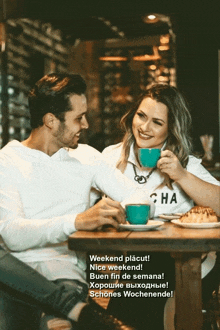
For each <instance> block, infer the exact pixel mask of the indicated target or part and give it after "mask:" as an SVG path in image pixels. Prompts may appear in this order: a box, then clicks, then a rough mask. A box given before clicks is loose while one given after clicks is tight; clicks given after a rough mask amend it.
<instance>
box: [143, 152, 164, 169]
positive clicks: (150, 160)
mask: <svg viewBox="0 0 220 330" xmlns="http://www.w3.org/2000/svg"><path fill="white" fill-rule="evenodd" d="M160 151H161V150H160V149H157V148H152V149H151V148H140V149H138V156H139V161H140V164H141V165H142V166H143V167H155V166H156V165H157V162H158V160H159V158H160Z"/></svg>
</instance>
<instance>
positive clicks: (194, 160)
mask: <svg viewBox="0 0 220 330" xmlns="http://www.w3.org/2000/svg"><path fill="white" fill-rule="evenodd" d="M201 162H202V159H201V158H198V157H195V156H193V155H189V159H188V164H187V167H189V166H196V165H199V164H201Z"/></svg>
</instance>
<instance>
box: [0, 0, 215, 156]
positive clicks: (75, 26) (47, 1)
mask: <svg viewBox="0 0 220 330" xmlns="http://www.w3.org/2000/svg"><path fill="white" fill-rule="evenodd" d="M0 10H1V12H0V13H1V20H2V21H4V20H5V19H8V18H16V17H29V18H35V19H36V18H37V19H41V20H44V21H46V22H47V21H50V22H51V23H52V24H54V25H55V26H57V28H60V29H61V30H62V31H63V33H64V35H65V36H66V37H67V38H69V40H70V41H72V42H74V40H75V39H76V38H82V39H84V40H91V39H105V38H111V37H112V35H111V34H110V31H108V29H106V30H104V29H100V27H99V26H98V25H97V23H94V24H93V21H91V18H92V17H94V16H96V17H98V16H99V17H105V18H107V19H110V20H111V21H114V19H116V20H117V22H121V24H122V26H121V28H122V29H125V28H126V26H125V25H126V24H127V25H128V24H129V21H130V22H132V20H133V21H134V20H135V18H136V17H141V15H143V14H146V13H162V14H166V15H169V16H170V17H171V21H172V26H173V30H174V32H175V34H176V60H177V86H178V88H179V89H180V90H181V91H182V92H183V93H184V94H185V96H186V98H187V99H188V102H189V105H190V107H191V112H192V117H193V137H194V144H195V149H196V150H198V151H200V150H201V151H202V146H201V143H200V140H199V136H200V135H203V134H212V135H214V154H215V155H218V154H219V115H218V112H219V111H218V108H219V105H218V103H219V86H218V80H219V77H218V49H220V47H219V46H220V2H219V1H202V0H200V1H193V0H191V1H183V0H182V1H178V0H175V1H168V0H167V1H165V0H164V1H163V2H161V1H157V0H155V1H148V0H145V1H140V0H135V1H128V0H127V1H125V0H118V1H114V0H113V1H99V0H92V1H75V0H62V1H58V0H13V1H12V0H7V1H4V0H1V8H0ZM118 24H119V23H118ZM123 24H124V25H123ZM119 27H120V24H119ZM130 27H131V28H132V29H131V32H130V33H132V30H133V32H136V33H138V31H134V30H135V24H133V26H132V24H130ZM101 32H102V34H101ZM111 33H112V32H111ZM149 33H150V31H149Z"/></svg>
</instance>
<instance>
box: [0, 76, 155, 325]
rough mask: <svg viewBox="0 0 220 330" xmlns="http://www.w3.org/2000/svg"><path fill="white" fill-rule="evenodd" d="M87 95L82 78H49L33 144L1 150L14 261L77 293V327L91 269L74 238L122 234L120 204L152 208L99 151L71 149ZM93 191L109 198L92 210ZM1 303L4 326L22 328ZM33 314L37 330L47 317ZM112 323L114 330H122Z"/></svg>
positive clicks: (2, 211) (39, 95) (34, 107)
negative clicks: (104, 231) (109, 230)
mask: <svg viewBox="0 0 220 330" xmlns="http://www.w3.org/2000/svg"><path fill="white" fill-rule="evenodd" d="M85 91H86V84H85V82H84V80H83V79H82V77H81V76H79V75H63V74H50V75H47V76H45V77H43V78H42V79H41V80H39V81H38V82H37V83H36V85H35V87H34V88H33V90H32V91H31V92H30V96H29V108H30V115H31V126H32V131H31V134H30V136H29V138H28V139H27V140H25V141H23V142H22V143H20V142H18V141H11V142H9V143H8V144H7V145H6V146H5V147H4V148H3V149H2V150H1V151H0V187H1V192H0V198H1V204H0V206H1V208H0V217H1V220H2V221H3V222H4V226H3V228H2V230H1V235H2V238H3V240H4V242H5V244H6V246H7V248H9V249H10V250H11V251H14V253H13V254H14V256H16V257H17V258H19V259H20V260H22V261H24V262H25V263H27V264H28V265H29V266H31V267H32V268H34V269H36V270H37V271H38V272H40V273H41V274H42V275H44V276H45V277H46V278H47V279H49V280H50V281H56V283H57V282H59V283H61V284H64V285H69V286H72V287H74V288H75V292H76V294H77V295H78V301H77V302H76V306H75V311H74V317H75V320H76V321H77V320H78V317H79V315H81V314H82V313H83V311H85V310H86V309H88V306H87V301H86V300H85V297H84V290H85V289H84V288H85V283H86V279H85V262H84V261H83V258H82V256H81V254H80V253H77V252H73V251H68V248H67V245H66V243H65V241H66V240H67V238H68V236H69V235H70V234H71V233H72V232H74V231H75V230H94V229H96V228H98V227H101V226H103V225H106V224H108V225H112V226H114V227H116V228H117V227H118V224H119V223H124V222H125V215H124V209H123V207H122V205H121V204H120V203H121V202H122V203H124V204H125V203H126V202H129V201H134V200H138V201H139V202H140V201H144V202H146V201H148V202H150V198H149V196H148V193H147V192H146V191H143V189H142V188H136V187H135V185H134V184H133V183H132V182H131V181H130V180H128V179H127V178H125V177H124V176H123V175H122V174H121V173H120V171H118V170H114V169H112V168H110V167H109V166H108V165H107V164H106V163H105V162H104V160H103V159H102V156H101V155H100V154H99V152H98V151H95V150H94V149H93V148H91V147H89V146H84V148H83V149H82V150H83V154H82V152H81V153H80V152H79V153H78V156H76V157H75V154H74V153H75V151H74V150H72V149H75V148H77V146H78V140H79V137H80V133H81V131H82V130H83V129H87V128H88V123H87V120H86V112H87V104H86V97H85ZM69 148H71V150H69ZM76 154H77V153H76ZM91 188H95V189H97V190H99V191H102V192H103V193H105V194H106V195H107V196H109V197H110V198H104V199H102V200H101V201H99V202H98V203H97V204H96V205H95V206H93V207H90V208H89V206H90V190H91ZM80 293H81V295H80ZM2 297H3V298H2V299H3V300H4V306H6V307H4V315H3V316H4V317H3V318H2V320H3V321H4V320H7V322H9V321H8V320H9V319H11V320H12V321H11V324H15V323H16V317H17V319H18V316H17V315H16V307H15V308H14V310H13V317H12V316H11V310H12V306H16V303H12V302H11V301H9V300H10V299H9V298H8V297H5V296H4V293H2ZM6 301H7V302H8V301H9V303H8V305H7V304H6V303H5V302H6ZM7 306H9V307H7ZM91 309H92V308H91ZM76 311H77V312H76ZM7 313H8V314H7ZM22 313H23V314H24V313H26V306H23V308H22V311H21V309H20V310H19V317H20V315H21V314H22ZM94 313H95V312H94V310H93V309H92V312H91V313H90V312H88V311H87V312H86V314H87V315H90V314H91V318H92V315H93V316H94ZM9 315H10V316H9ZM31 315H32V317H31V319H30V318H29V319H28V317H26V324H27V326H26V328H27V329H35V328H34V325H33V319H35V324H37V322H38V320H39V319H40V315H41V310H36V311H35V313H34V312H33V313H32V314H31ZM96 315H100V313H99V312H98V314H97V313H96ZM79 318H80V317H79ZM84 319H85V318H84ZM5 322H6V321H5ZM108 322H109V321H108ZM96 323H98V321H97V322H96ZM113 323H115V322H112V325H111V327H110V328H109V329H120V326H119V325H117V326H115V325H114V324H113ZM10 326H11V327H8V329H10V330H11V329H13V328H12V325H10ZM117 327H118V328H117ZM26 328H25V329H26ZM102 328H104V327H103V324H102ZM0 329H1V328H0ZM22 329H24V327H23V328H22ZM94 329H95V328H94ZM106 329H107V328H106ZM4 330H6V328H4ZM16 330H18V327H17V328H16Z"/></svg>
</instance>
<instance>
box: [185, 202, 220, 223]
mask: <svg viewBox="0 0 220 330" xmlns="http://www.w3.org/2000/svg"><path fill="white" fill-rule="evenodd" d="M179 220H180V221H181V222H193V223H201V222H218V218H217V215H216V213H215V212H214V211H213V209H211V207H206V206H205V207H204V206H194V207H193V208H191V210H189V211H188V212H186V213H185V214H183V215H182V216H181V217H180V219H179Z"/></svg>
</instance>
